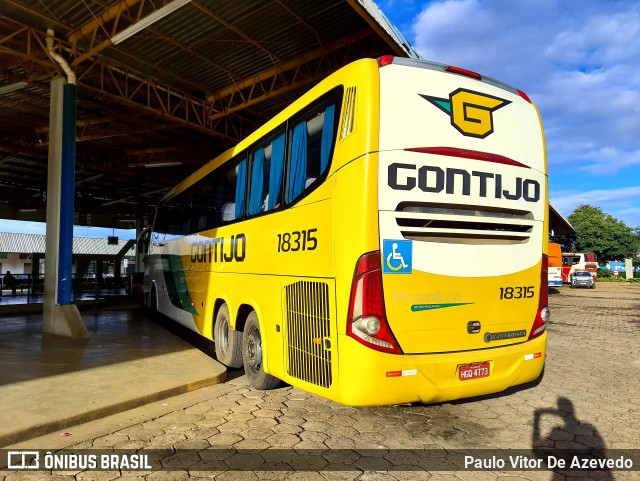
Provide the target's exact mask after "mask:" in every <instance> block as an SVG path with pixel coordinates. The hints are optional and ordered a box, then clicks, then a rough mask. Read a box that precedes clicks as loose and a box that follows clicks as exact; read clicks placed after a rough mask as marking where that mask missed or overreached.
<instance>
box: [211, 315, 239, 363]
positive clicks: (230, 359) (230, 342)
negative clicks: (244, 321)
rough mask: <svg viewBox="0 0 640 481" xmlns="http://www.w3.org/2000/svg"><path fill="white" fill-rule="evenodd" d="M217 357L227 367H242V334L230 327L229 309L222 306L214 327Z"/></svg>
mask: <svg viewBox="0 0 640 481" xmlns="http://www.w3.org/2000/svg"><path fill="white" fill-rule="evenodd" d="M213 340H214V342H215V348H216V357H217V358H218V361H220V362H221V363H222V364H224V365H225V366H229V367H242V332H240V331H236V330H234V329H231V327H230V326H229V308H228V307H227V305H226V304H222V305H221V306H220V309H218V314H217V315H216V322H215V325H214V327H213Z"/></svg>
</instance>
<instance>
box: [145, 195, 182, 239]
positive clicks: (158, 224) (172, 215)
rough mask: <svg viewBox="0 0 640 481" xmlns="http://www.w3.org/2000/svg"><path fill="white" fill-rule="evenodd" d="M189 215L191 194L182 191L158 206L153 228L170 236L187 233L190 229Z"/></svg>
mask: <svg viewBox="0 0 640 481" xmlns="http://www.w3.org/2000/svg"><path fill="white" fill-rule="evenodd" d="M190 216H191V195H190V193H189V192H183V193H182V194H179V195H177V196H175V197H173V198H171V199H169V200H168V201H167V202H165V203H164V204H162V205H161V206H159V207H158V209H157V212H156V220H155V223H154V226H153V230H154V231H155V232H156V233H158V234H165V235H167V234H168V235H170V236H182V235H187V234H188V233H189V232H190V229H191V227H190V222H189V219H190Z"/></svg>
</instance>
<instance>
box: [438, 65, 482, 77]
mask: <svg viewBox="0 0 640 481" xmlns="http://www.w3.org/2000/svg"><path fill="white" fill-rule="evenodd" d="M445 70H446V71H447V72H449V73H457V74H458V75H464V76H465V77H470V78H473V79H476V80H482V75H480V74H479V73H477V72H474V71H472V70H467V69H466V68H460V67H454V66H453V65H449V66H448V67H447V68H445Z"/></svg>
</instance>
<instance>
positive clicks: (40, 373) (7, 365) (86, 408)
mask: <svg viewBox="0 0 640 481" xmlns="http://www.w3.org/2000/svg"><path fill="white" fill-rule="evenodd" d="M82 317H83V319H84V323H85V325H86V327H87V330H88V331H89V339H87V340H83V341H77V340H71V339H66V338H60V337H55V336H49V335H43V334H42V314H23V315H3V316H2V317H0V400H1V401H0V402H1V409H0V446H6V445H9V444H13V443H17V442H20V441H24V440H27V439H31V438H34V437H36V436H41V435H43V434H47V433H51V432H53V431H56V430H64V429H65V428H67V427H69V426H73V425H75V424H78V423H83V422H87V421H90V420H93V419H98V418H100V417H103V416H107V415H110V414H114V413H117V412H121V411H125V410H127V409H132V408H134V407H137V406H141V405H144V404H147V403H150V402H154V401H158V400H160V399H164V398H167V397H170V396H175V395H177V394H181V393H184V392H188V391H192V390H195V389H199V388H201V387H204V386H209V385H212V384H216V383H220V382H224V381H225V379H226V375H227V372H226V368H225V367H224V366H223V365H222V364H220V363H218V362H217V361H216V360H215V359H214V358H213V350H212V349H210V347H211V346H206V345H205V347H204V348H202V347H201V348H200V349H199V348H196V347H194V346H193V345H192V344H190V343H188V342H186V341H185V340H183V339H182V338H181V337H178V336H177V335H176V334H174V333H172V332H170V331H169V330H167V329H166V328H165V327H163V325H161V324H159V323H157V322H155V321H154V320H152V319H150V318H149V317H148V316H146V315H145V313H144V312H143V311H142V310H141V309H139V308H138V307H137V306H131V305H129V306H114V307H109V308H104V309H101V310H98V311H93V310H91V311H85V312H83V313H82ZM160 322H161V323H162V321H160ZM203 351H204V352H203ZM208 351H211V352H210V353H209V352H208Z"/></svg>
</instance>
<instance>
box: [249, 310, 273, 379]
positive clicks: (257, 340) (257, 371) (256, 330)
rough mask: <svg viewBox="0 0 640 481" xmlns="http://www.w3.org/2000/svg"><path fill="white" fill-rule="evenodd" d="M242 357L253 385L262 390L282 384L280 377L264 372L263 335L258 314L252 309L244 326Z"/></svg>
mask: <svg viewBox="0 0 640 481" xmlns="http://www.w3.org/2000/svg"><path fill="white" fill-rule="evenodd" d="M242 357H243V358H244V372H245V373H246V374H247V379H248V381H249V384H250V385H251V387H253V388H255V389H260V390H266V389H273V388H274V387H276V386H278V384H280V379H278V378H277V377H274V376H272V375H271V374H267V373H266V372H264V366H263V363H262V361H263V359H264V351H263V349H262V336H261V335H260V324H259V323H258V315H257V314H256V312H255V311H251V314H249V317H247V322H246V324H245V326H244V335H243V341H242Z"/></svg>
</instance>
